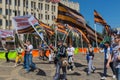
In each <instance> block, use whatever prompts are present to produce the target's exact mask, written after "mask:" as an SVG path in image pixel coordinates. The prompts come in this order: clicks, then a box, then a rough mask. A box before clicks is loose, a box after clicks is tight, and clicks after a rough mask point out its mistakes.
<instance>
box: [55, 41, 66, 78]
mask: <svg viewBox="0 0 120 80" xmlns="http://www.w3.org/2000/svg"><path fill="white" fill-rule="evenodd" d="M65 58H67V54H66V47H65V45H63V41H59V42H58V48H57V52H56V57H55V60H54V62H55V65H56V73H55V76H54V79H53V80H59V79H60V68H62V71H63V80H67V77H66V60H64V59H65Z"/></svg>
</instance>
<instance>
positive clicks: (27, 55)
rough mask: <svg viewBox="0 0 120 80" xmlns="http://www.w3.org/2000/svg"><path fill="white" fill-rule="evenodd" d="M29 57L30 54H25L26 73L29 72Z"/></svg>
mask: <svg viewBox="0 0 120 80" xmlns="http://www.w3.org/2000/svg"><path fill="white" fill-rule="evenodd" d="M29 55H30V54H26V59H25V62H26V64H25V68H26V71H29V70H30V61H29Z"/></svg>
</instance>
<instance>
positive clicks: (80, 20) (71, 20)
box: [57, 3, 86, 30]
mask: <svg viewBox="0 0 120 80" xmlns="http://www.w3.org/2000/svg"><path fill="white" fill-rule="evenodd" d="M57 22H59V23H62V24H69V25H70V26H72V27H77V28H78V29H81V30H84V29H85V27H86V22H85V19H84V17H83V16H82V15H81V14H80V13H78V12H77V11H76V10H74V9H72V8H69V7H67V6H65V5H64V4H62V3H59V4H58V17H57Z"/></svg>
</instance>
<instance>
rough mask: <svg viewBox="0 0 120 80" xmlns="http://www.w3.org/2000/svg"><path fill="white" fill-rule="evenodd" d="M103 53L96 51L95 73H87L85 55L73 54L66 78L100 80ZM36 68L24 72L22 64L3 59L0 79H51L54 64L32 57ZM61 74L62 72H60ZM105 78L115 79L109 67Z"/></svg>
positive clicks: (0, 63) (69, 79) (0, 62)
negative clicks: (71, 67)
mask: <svg viewBox="0 0 120 80" xmlns="http://www.w3.org/2000/svg"><path fill="white" fill-rule="evenodd" d="M103 56H104V55H103V54H100V53H96V54H95V59H94V65H95V67H96V71H95V73H92V74H91V75H89V76H88V75H87V74H86V71H87V62H86V59H85V55H84V54H82V53H79V54H77V55H75V68H74V71H67V79H68V80H100V78H101V76H102V74H103V60H104V58H103ZM33 61H34V62H35V64H36V66H37V68H38V69H36V70H35V71H30V72H29V73H26V71H25V70H24V69H23V67H22V64H21V65H19V66H17V67H14V64H15V63H14V60H12V61H11V62H9V63H6V62H5V60H0V80H53V76H54V74H55V66H54V64H49V62H48V61H43V60H39V59H38V58H34V59H33ZM61 74H62V73H61ZM107 80H115V79H113V78H112V72H111V69H108V77H107Z"/></svg>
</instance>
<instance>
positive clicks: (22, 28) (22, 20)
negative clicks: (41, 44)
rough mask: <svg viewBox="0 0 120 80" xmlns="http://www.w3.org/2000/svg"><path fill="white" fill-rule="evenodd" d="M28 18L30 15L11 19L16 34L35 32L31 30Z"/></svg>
mask: <svg viewBox="0 0 120 80" xmlns="http://www.w3.org/2000/svg"><path fill="white" fill-rule="evenodd" d="M30 17H31V15H27V16H16V17H13V19H12V23H13V26H14V27H15V29H16V31H17V33H18V34H25V33H33V32H35V30H34V29H33V28H32V26H31V24H30V23H29V21H28V19H29V18H30Z"/></svg>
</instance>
